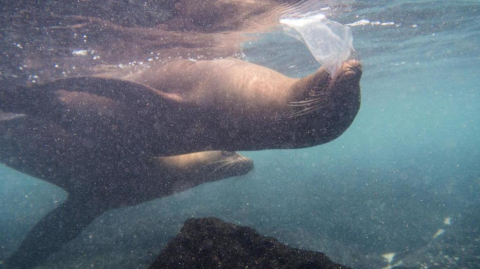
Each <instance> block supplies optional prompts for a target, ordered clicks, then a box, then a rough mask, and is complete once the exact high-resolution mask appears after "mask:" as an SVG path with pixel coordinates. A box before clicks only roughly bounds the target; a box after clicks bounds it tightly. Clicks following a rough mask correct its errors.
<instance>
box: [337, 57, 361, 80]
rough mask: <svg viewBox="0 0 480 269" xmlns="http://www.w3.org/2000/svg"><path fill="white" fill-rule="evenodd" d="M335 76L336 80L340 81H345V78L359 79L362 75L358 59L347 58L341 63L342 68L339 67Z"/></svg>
mask: <svg viewBox="0 0 480 269" xmlns="http://www.w3.org/2000/svg"><path fill="white" fill-rule="evenodd" d="M338 74H339V75H338V77H337V82H338V79H340V81H345V79H347V80H352V79H356V80H360V78H361V76H362V63H361V62H360V61H359V60H348V61H345V62H343V63H342V68H340V71H339V73H338Z"/></svg>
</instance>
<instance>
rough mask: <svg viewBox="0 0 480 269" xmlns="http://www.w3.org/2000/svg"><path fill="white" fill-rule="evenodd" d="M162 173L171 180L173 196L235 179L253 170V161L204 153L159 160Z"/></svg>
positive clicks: (226, 153)
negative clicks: (213, 183)
mask: <svg viewBox="0 0 480 269" xmlns="http://www.w3.org/2000/svg"><path fill="white" fill-rule="evenodd" d="M158 163H159V168H160V169H159V171H160V172H161V173H162V174H163V175H164V176H167V175H168V177H169V180H167V182H169V184H171V193H177V192H180V191H183V190H187V189H190V188H193V187H195V186H197V185H200V184H203V183H206V182H212V181H217V180H221V179H225V178H229V177H234V176H242V175H245V174H247V173H248V172H250V171H251V170H252V169H253V161H252V160H251V159H249V158H247V157H244V156H242V155H240V154H238V153H236V152H230V151H202V152H195V153H189V154H182V155H175V156H170V157H161V158H158Z"/></svg>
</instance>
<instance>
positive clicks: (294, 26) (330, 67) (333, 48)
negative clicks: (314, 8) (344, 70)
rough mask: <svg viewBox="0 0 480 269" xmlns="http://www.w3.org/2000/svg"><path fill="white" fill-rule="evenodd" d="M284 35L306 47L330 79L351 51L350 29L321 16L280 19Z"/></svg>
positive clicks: (351, 38)
mask: <svg viewBox="0 0 480 269" xmlns="http://www.w3.org/2000/svg"><path fill="white" fill-rule="evenodd" d="M280 23H281V24H282V25H283V29H284V31H285V33H286V34H288V35H291V36H293V37H295V38H296V39H298V40H300V41H301V42H303V43H304V44H306V45H307V47H308V49H309V50H310V52H311V53H312V54H313V56H314V57H315V59H316V60H317V61H318V62H319V63H320V64H321V65H322V66H324V67H325V68H326V69H327V71H328V72H329V73H330V75H331V76H332V77H335V75H336V73H337V71H338V70H339V69H340V67H341V66H342V62H343V61H345V60H347V59H348V57H349V56H350V53H351V52H352V50H354V49H353V45H352V42H353V37H352V32H351V30H350V27H348V26H345V25H342V24H340V23H338V22H334V21H330V20H327V18H326V17H325V16H324V15H323V14H316V15H310V16H304V17H297V18H282V19H281V20H280Z"/></svg>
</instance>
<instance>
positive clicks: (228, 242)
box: [150, 218, 347, 269]
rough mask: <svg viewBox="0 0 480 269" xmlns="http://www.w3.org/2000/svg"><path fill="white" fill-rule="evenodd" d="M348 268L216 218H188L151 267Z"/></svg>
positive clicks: (250, 229) (156, 268) (190, 268)
mask: <svg viewBox="0 0 480 269" xmlns="http://www.w3.org/2000/svg"><path fill="white" fill-rule="evenodd" d="M158 268H188V269H195V268H202V269H203V268H229V269H230V268H232V269H233V268H242V269H243V268H283V269H286V268H298V269H310V268H315V269H321V268H325V269H327V268H328V269H334V268H335V269H337V268H338V269H340V268H347V267H345V266H341V265H339V264H336V263H334V262H332V261H331V260H330V259H329V258H328V257H327V256H325V255H324V254H323V253H320V252H313V251H306V250H301V249H295V248H291V247H288V246H286V245H284V244H281V243H279V242H278V241H277V240H276V239H274V238H272V237H266V236H262V235H260V234H259V233H257V232H256V231H255V230H254V229H252V228H249V227H244V226H238V225H234V224H230V223H225V222H223V221H221V220H219V219H216V218H201V219H189V220H187V221H186V222H185V225H184V226H183V228H182V230H181V231H180V234H179V235H177V237H175V238H174V239H172V240H171V241H170V243H169V244H168V245H167V247H166V248H165V250H164V251H163V252H162V253H161V254H160V255H159V256H158V257H157V259H156V260H155V262H154V263H153V264H152V265H151V266H150V269H158Z"/></svg>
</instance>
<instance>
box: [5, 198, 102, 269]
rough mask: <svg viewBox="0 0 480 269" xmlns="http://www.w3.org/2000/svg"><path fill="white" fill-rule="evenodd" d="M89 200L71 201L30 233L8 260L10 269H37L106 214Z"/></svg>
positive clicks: (38, 224)
mask: <svg viewBox="0 0 480 269" xmlns="http://www.w3.org/2000/svg"><path fill="white" fill-rule="evenodd" d="M84 201H86V200H85V199H83V200H80V199H75V198H68V199H67V201H66V202H65V203H63V204H62V205H61V206H59V207H57V208H55V209H54V210H53V211H51V212H50V213H48V214H47V215H46V216H45V217H44V218H43V219H41V220H40V222H38V223H37V224H36V225H35V226H34V227H33V229H32V230H31V231H30V232H29V233H28V235H27V236H26V237H25V239H24V240H23V241H22V243H21V245H20V246H19V247H18V249H17V251H16V252H15V253H14V254H13V255H12V256H11V257H10V258H9V259H7V261H6V266H7V267H6V268H33V267H35V266H37V265H39V264H41V263H43V262H45V260H46V259H47V258H48V257H49V256H50V255H51V254H52V253H54V252H56V251H58V250H60V249H61V248H62V246H63V245H64V244H66V243H68V242H69V241H71V240H72V239H74V238H76V237H77V236H78V235H79V234H80V233H81V232H82V231H83V230H84V229H85V227H87V226H88V225H89V224H90V223H91V222H92V221H93V220H94V219H95V218H96V217H97V216H99V215H100V214H102V213H103V212H104V210H103V209H101V208H98V207H96V206H94V205H92V204H93V203H91V202H88V201H87V202H86V203H85V202H84Z"/></svg>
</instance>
